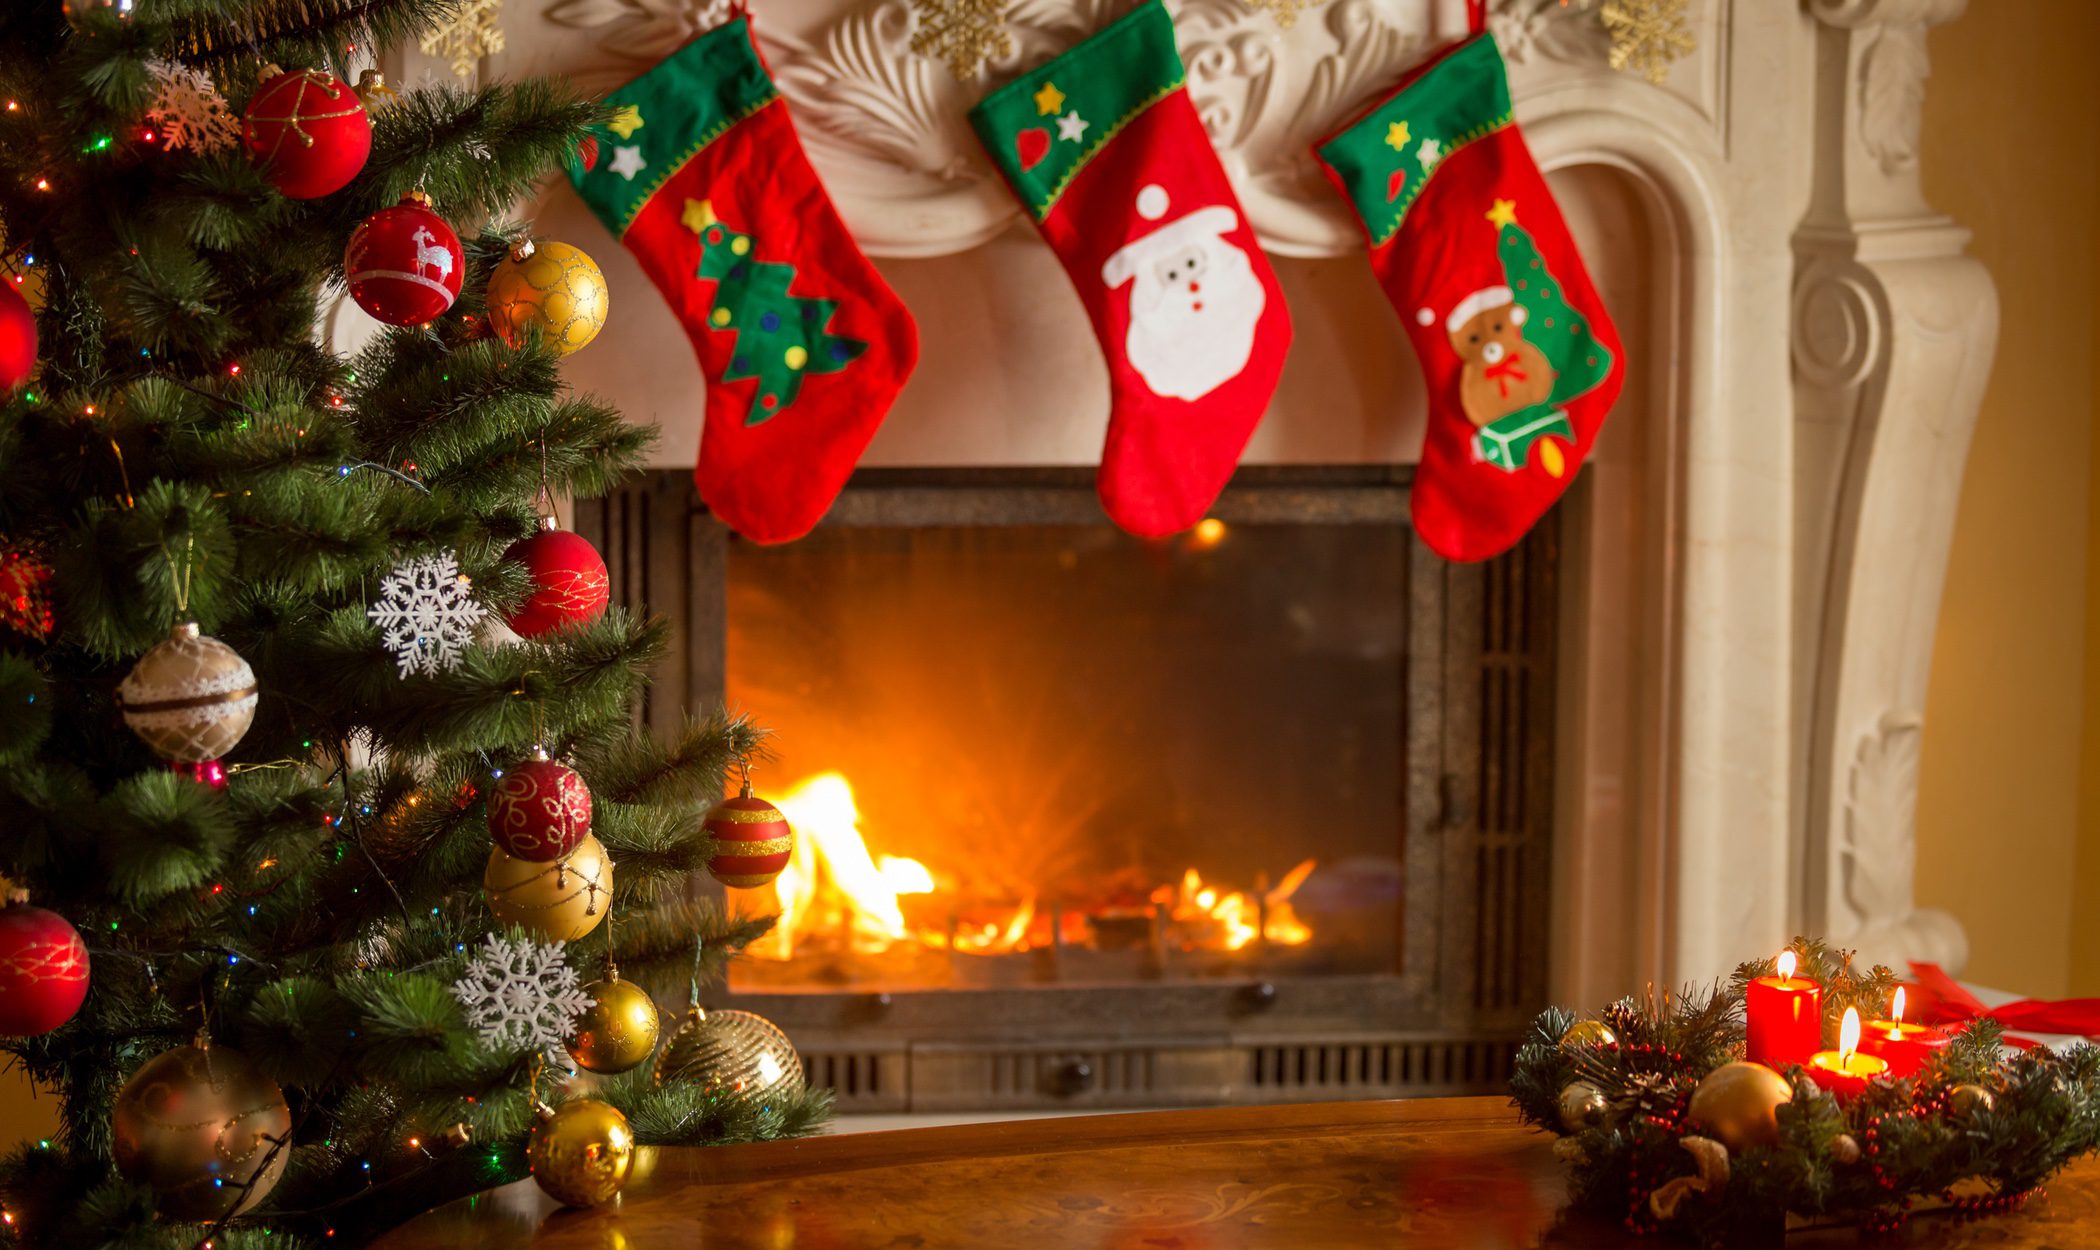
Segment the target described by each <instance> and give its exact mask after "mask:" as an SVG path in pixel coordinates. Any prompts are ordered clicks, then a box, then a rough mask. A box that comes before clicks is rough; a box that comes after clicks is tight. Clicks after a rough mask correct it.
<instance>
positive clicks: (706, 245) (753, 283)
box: [684, 200, 868, 425]
mask: <svg viewBox="0 0 2100 1250" xmlns="http://www.w3.org/2000/svg"><path fill="white" fill-rule="evenodd" d="M684 221H685V224H686V226H687V228H688V229H690V230H692V231H693V233H695V234H697V235H699V236H700V269H699V275H698V276H700V277H702V278H706V279H711V280H712V281H713V282H714V283H715V296H714V300H715V306H714V309H713V311H712V312H710V313H709V314H708V324H709V325H711V326H713V327H714V328H716V329H718V330H725V331H729V332H732V333H734V334H735V335H736V336H737V344H736V355H735V356H733V357H731V359H730V362H729V368H728V369H727V370H725V371H723V374H722V380H723V381H724V382H736V381H740V380H742V379H744V378H757V379H758V393H757V395H756V397H755V398H754V400H753V402H752V404H751V408H750V411H749V412H748V413H746V414H745V417H744V424H745V425H757V424H759V423H760V422H762V421H766V420H768V419H770V418H772V417H774V416H777V415H778V414H779V413H780V412H781V411H782V410H783V409H785V408H786V407H787V406H788V405H789V404H792V403H794V402H795V395H796V393H797V392H798V391H800V390H801V389H802V375H803V374H805V373H836V372H838V371H839V370H840V369H843V368H845V367H846V366H847V365H848V364H849V363H851V362H852V360H853V358H854V357H856V356H858V355H860V354H861V353H862V352H864V351H866V350H867V349H868V345H867V344H866V343H863V342H861V341H860V340H858V339H849V338H843V337H841V336H839V335H836V334H830V333H827V332H826V331H825V329H824V327H825V326H827V325H829V324H831V315H832V313H834V312H836V311H837V310H838V306H839V302H838V301H837V300H835V299H815V298H805V297H802V296H796V295H790V294H788V285H789V284H790V283H792V282H793V281H794V280H795V267H794V266H793V265H788V264H783V263H780V262H777V261H766V260H760V259H758V257H757V256H756V255H754V254H753V252H752V245H751V236H750V235H747V234H739V233H738V232H736V231H735V230H732V229H730V228H729V226H728V225H726V224H724V223H723V222H722V221H721V220H720V219H719V218H717V217H716V216H715V211H714V207H713V205H712V203H711V202H709V201H705V200H702V201H696V202H693V203H689V204H688V205H687V206H686V211H685V215H684Z"/></svg>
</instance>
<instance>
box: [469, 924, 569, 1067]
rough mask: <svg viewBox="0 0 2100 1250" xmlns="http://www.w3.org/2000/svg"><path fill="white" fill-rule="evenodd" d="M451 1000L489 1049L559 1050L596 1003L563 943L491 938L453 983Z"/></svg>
mask: <svg viewBox="0 0 2100 1250" xmlns="http://www.w3.org/2000/svg"><path fill="white" fill-rule="evenodd" d="M452 997H454V998H456V999H458V1000H459V1005H460V1006H461V1007H462V1008H464V1009H465V1011H466V1016H467V1023H468V1024H469V1025H470V1026H472V1027H473V1029H474V1032H475V1033H476V1034H477V1035H479V1036H480V1038H481V1041H482V1044H483V1045H486V1046H487V1047H488V1048H489V1049H491V1050H519V1051H523V1050H540V1049H545V1048H548V1047H557V1046H560V1045H561V1044H562V1043H563V1042H564V1041H566V1040H567V1039H568V1037H569V1035H570V1034H571V1033H573V1032H575V1031H576V1017H578V1016H580V1015H582V1014H583V1013H584V1012H586V1011H588V1010H590V1007H591V1002H592V1000H591V996H590V995H589V994H588V993H586V992H585V991H584V988H583V985H582V983H581V982H580V981H579V980H578V979H577V977H576V969H574V968H571V967H570V966H569V961H568V960H567V959H565V958H564V957H563V955H562V945H561V943H559V942H548V943H545V944H544V945H543V944H541V943H539V942H535V941H532V940H531V939H530V938H520V939H518V940H517V941H510V940H508V939H505V938H502V937H498V936H497V935H496V934H493V933H491V934H489V935H488V939H487V940H486V941H484V942H483V943H482V944H481V950H480V952H479V953H477V954H476V955H475V956H474V957H473V958H472V959H470V960H468V961H467V970H466V973H465V975H463V976H461V977H460V979H459V980H457V981H454V982H453V983H452Z"/></svg>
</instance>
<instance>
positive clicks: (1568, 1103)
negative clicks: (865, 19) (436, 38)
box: [1560, 1081, 1610, 1133]
mask: <svg viewBox="0 0 2100 1250" xmlns="http://www.w3.org/2000/svg"><path fill="white" fill-rule="evenodd" d="M1609 1106H1610V1104H1609V1103H1607V1102H1605V1100H1604V1091H1603V1090H1601V1089H1598V1088H1597V1087H1596V1086H1594V1085H1592V1084H1590V1083H1589V1082H1588V1081H1576V1082H1574V1083H1573V1084H1571V1085H1569V1086H1568V1087H1567V1088H1566V1089H1564V1090H1562V1091H1560V1126H1561V1127H1562V1128H1564V1129H1566V1130H1568V1131H1569V1132H1570V1133H1580V1132H1581V1131H1582V1130H1584V1129H1586V1128H1595V1127H1597V1126H1598V1125H1599V1124H1602V1123H1604V1113H1605V1111H1606V1110H1607V1108H1608V1107H1609Z"/></svg>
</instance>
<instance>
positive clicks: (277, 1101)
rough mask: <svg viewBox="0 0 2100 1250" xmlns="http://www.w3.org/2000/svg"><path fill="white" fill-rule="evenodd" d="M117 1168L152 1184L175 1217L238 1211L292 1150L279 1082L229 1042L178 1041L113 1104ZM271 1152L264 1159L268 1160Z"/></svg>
mask: <svg viewBox="0 0 2100 1250" xmlns="http://www.w3.org/2000/svg"><path fill="white" fill-rule="evenodd" d="M110 1129H111V1136H112V1138H113V1139H114V1141H113V1145H114V1151H115V1155H116V1161H117V1170H118V1171H119V1172H122V1173H123V1174H124V1176H125V1177H126V1178H127V1179H129V1180H132V1181H136V1182H139V1183H142V1184H145V1185H147V1186H149V1187H151V1188H152V1190H153V1193H154V1206H155V1207H156V1208H157V1209H158V1210H159V1211H160V1213H161V1214H162V1215H164V1216H166V1217H167V1218H169V1219H171V1220H193V1221H199V1222H202V1221H206V1220H216V1219H220V1218H222V1217H224V1216H229V1215H238V1214H240V1213H241V1212H243V1211H246V1210H248V1209H250V1208H252V1207H253V1206H255V1204H257V1203H259V1202H261V1201H262V1200H263V1198H264V1197H266V1196H267V1195H268V1194H269V1192H270V1189H271V1187H272V1186H274V1185H275V1184H277V1178H278V1177H279V1176H281V1175H283V1174H284V1165H285V1163H286V1161H287V1160H289V1159H290V1158H291V1157H292V1151H291V1147H290V1145H289V1144H287V1145H286V1146H285V1147H284V1149H282V1150H277V1151H276V1152H275V1153H274V1154H273V1153H272V1149H271V1148H272V1146H273V1144H274V1143H275V1142H276V1141H277V1140H279V1139H281V1138H284V1137H285V1136H286V1135H288V1134H289V1133H290V1132H291V1131H292V1113H291V1110H290V1109H289V1108H287V1107H286V1106H285V1104H284V1091H283V1090H280V1089H278V1088H277V1082H275V1081H273V1080H271V1079H270V1078H269V1077H267V1076H264V1075H263V1074H262V1073H260V1072H258V1071H256V1070H255V1066H254V1065H253V1064H251V1063H249V1062H248V1061H247V1060H246V1059H245V1058H243V1057H242V1056H241V1055H240V1053H239V1052H237V1051H231V1050H228V1049H226V1048H225V1047H224V1046H207V1045H205V1044H204V1043H203V1039H201V1038H200V1039H199V1044H198V1045H195V1046H177V1047H176V1048H175V1049H173V1050H170V1051H167V1052H165V1053H163V1054H160V1055H156V1056H155V1057H153V1058H152V1059H149V1060H147V1061H146V1063H145V1065H144V1066H143V1067H141V1068H140V1069H139V1070H138V1071H137V1072H134V1073H132V1075H131V1079H130V1080H128V1081H126V1082H124V1088H123V1089H121V1090H119V1091H118V1092H117V1101H116V1105H115V1107H114V1108H113V1109H112V1110H111V1112H110ZM265 1159H267V1160H268V1163H265V1162H264V1160H265Z"/></svg>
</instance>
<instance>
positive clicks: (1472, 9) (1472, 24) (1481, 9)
mask: <svg viewBox="0 0 2100 1250" xmlns="http://www.w3.org/2000/svg"><path fill="white" fill-rule="evenodd" d="M1560 2H1561V3H1562V4H1566V3H1567V2H1568V0H1560ZM1487 27H1488V0H1466V31H1467V33H1468V34H1474V35H1477V34H1479V33H1480V32H1481V31H1483V30H1486V29H1487Z"/></svg>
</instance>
